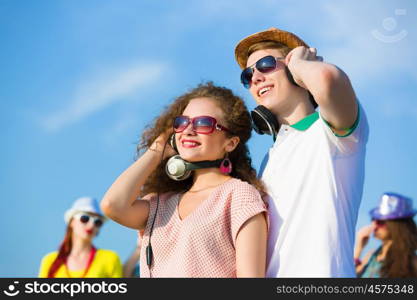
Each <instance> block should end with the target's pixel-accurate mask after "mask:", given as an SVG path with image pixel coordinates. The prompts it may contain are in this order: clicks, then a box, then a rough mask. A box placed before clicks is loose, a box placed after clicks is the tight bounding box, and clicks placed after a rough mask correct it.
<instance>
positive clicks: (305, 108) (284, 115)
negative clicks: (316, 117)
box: [274, 93, 315, 125]
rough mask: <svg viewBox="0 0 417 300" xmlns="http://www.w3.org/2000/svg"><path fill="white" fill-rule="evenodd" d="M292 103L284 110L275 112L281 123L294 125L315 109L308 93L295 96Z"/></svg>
mask: <svg viewBox="0 0 417 300" xmlns="http://www.w3.org/2000/svg"><path fill="white" fill-rule="evenodd" d="M291 104H292V105H289V106H288V107H287V108H284V109H282V111H279V112H275V113H274V114H275V116H276V117H277V119H278V122H279V124H287V125H293V124H295V123H297V122H298V121H300V120H302V119H304V118H305V117H307V116H308V115H311V114H312V113H314V111H315V110H314V107H313V105H312V104H311V102H310V100H309V97H308V94H307V93H305V94H303V95H298V97H297V96H295V97H294V98H293V100H291Z"/></svg>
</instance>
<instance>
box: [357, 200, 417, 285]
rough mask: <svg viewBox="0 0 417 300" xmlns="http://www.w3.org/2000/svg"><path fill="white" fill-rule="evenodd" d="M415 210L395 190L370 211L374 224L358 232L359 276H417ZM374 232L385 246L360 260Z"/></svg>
mask: <svg viewBox="0 0 417 300" xmlns="http://www.w3.org/2000/svg"><path fill="white" fill-rule="evenodd" d="M416 213H417V211H416V210H415V209H413V207H412V200H411V199H410V198H407V197H404V196H402V195H400V194H395V193H385V194H383V195H382V197H381V200H380V203H379V206H378V207H376V208H374V209H372V210H371V211H370V215H371V218H372V223H371V224H370V225H368V226H365V227H362V228H361V229H360V230H359V231H358V233H357V237H356V246H355V254H354V261H355V265H356V272H357V274H358V277H374V278H375V277H385V278H409V277H417V255H416V251H417V227H416V223H415V222H414V220H413V216H415V214H416ZM372 233H373V235H374V236H375V238H377V239H379V240H380V241H381V242H382V245H381V246H380V247H379V248H378V249H377V250H375V251H370V252H369V253H368V254H367V255H366V256H365V257H364V258H363V259H362V260H361V259H360V257H361V254H362V251H363V249H364V248H365V246H366V245H367V243H368V241H369V238H370V236H371V234H372Z"/></svg>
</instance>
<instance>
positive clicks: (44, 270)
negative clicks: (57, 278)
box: [38, 252, 58, 278]
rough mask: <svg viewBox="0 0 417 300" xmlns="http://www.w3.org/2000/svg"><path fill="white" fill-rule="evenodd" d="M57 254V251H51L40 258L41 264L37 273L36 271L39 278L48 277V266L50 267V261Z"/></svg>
mask: <svg viewBox="0 0 417 300" xmlns="http://www.w3.org/2000/svg"><path fill="white" fill-rule="evenodd" d="M57 254H58V253H57V252H52V253H49V254H47V255H45V256H44V257H43V258H42V261H41V265H40V267H39V273H38V277H39V278H47V277H48V272H49V268H50V267H51V265H52V262H53V261H54V260H55V258H56V256H57Z"/></svg>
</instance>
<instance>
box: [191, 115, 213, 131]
mask: <svg viewBox="0 0 417 300" xmlns="http://www.w3.org/2000/svg"><path fill="white" fill-rule="evenodd" d="M214 123H215V120H214V119H212V118H209V117H198V118H195V119H194V120H193V127H194V130H195V131H196V132H197V133H210V132H213V130H214Z"/></svg>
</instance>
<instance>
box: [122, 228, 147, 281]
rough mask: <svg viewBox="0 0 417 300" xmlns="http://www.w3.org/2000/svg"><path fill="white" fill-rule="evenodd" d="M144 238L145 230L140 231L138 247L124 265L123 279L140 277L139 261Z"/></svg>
mask: <svg viewBox="0 0 417 300" xmlns="http://www.w3.org/2000/svg"><path fill="white" fill-rule="evenodd" d="M142 236H143V230H140V231H139V232H138V238H137V242H136V247H135V249H134V250H133V252H132V254H131V255H130V256H129V258H128V259H127V260H126V262H125V263H124V264H123V277H140V265H139V259H140V251H141V249H142Z"/></svg>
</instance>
